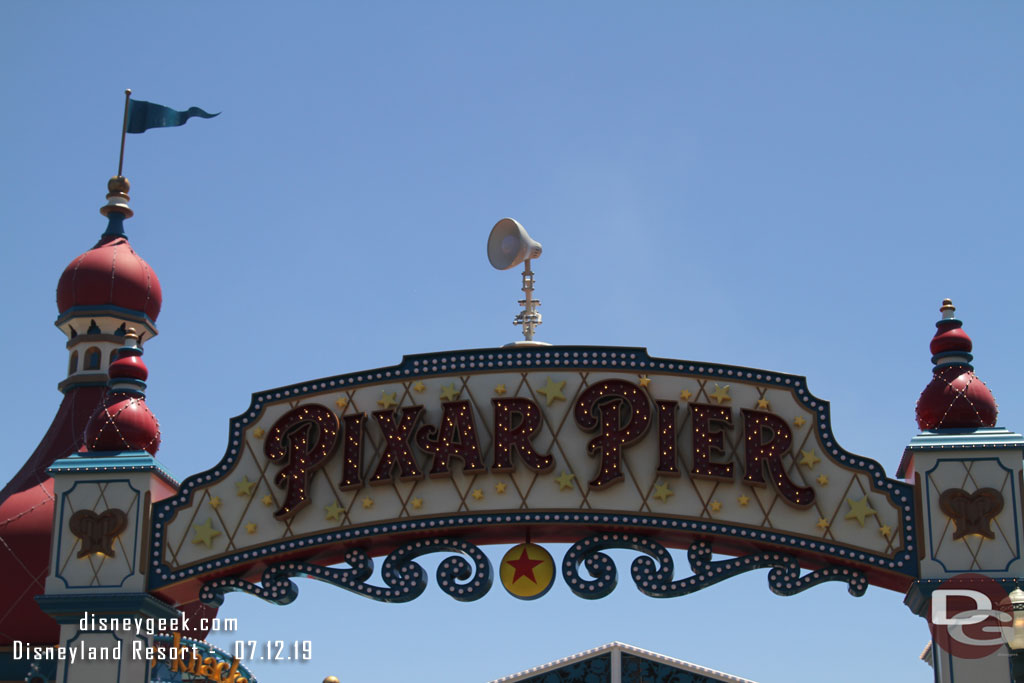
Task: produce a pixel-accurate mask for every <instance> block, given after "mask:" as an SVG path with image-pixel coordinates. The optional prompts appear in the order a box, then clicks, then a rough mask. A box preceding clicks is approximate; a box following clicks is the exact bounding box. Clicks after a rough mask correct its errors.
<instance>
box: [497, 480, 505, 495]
mask: <svg viewBox="0 0 1024 683" xmlns="http://www.w3.org/2000/svg"><path fill="white" fill-rule="evenodd" d="M507 486H508V484H506V483H505V482H503V481H499V482H498V483H497V484H495V485H494V490H495V491H497V492H498V493H505V488H506V487H507Z"/></svg>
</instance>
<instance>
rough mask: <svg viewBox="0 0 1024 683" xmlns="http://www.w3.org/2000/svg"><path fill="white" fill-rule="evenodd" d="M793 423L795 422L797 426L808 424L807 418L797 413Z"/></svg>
mask: <svg viewBox="0 0 1024 683" xmlns="http://www.w3.org/2000/svg"><path fill="white" fill-rule="evenodd" d="M793 424H795V425H796V426H797V427H803V426H804V425H805V424H807V420H805V419H804V418H803V417H801V416H799V415H797V416H796V419H795V420H793Z"/></svg>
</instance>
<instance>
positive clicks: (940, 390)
mask: <svg viewBox="0 0 1024 683" xmlns="http://www.w3.org/2000/svg"><path fill="white" fill-rule="evenodd" d="M939 310H940V311H941V312H942V319H941V320H939V322H937V323H935V327H936V328H938V329H937V331H936V332H935V336H934V337H932V341H931V347H930V348H931V352H932V363H933V364H934V365H935V367H934V368H933V370H932V381H931V382H929V383H928V386H926V387H925V388H924V391H923V392H921V398H919V399H918V401H917V425H918V427H920V428H921V429H922V430H934V429H978V428H981V427H995V426H996V416H997V415H998V414H999V408H998V406H997V405H996V399H995V397H994V396H992V392H991V391H989V388H988V387H987V386H985V383H984V382H982V381H981V380H980V379H978V377H977V375H975V374H974V366H973V365H971V361H972V360H974V356H972V355H971V350H972V348H973V344H972V342H971V338H970V337H969V336H967V333H966V332H964V331H963V329H962V328H963V322H961V321H960V320H957V319H956V318H955V317H953V316H954V314H955V313H956V308H955V307H954V306H953V302H952V301H951V300H949V299H944V300H943V301H942V307H941V308H940V309H939Z"/></svg>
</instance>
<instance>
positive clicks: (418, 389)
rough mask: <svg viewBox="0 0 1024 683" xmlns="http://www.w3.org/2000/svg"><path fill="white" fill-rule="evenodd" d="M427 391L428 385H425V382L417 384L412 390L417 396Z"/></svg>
mask: <svg viewBox="0 0 1024 683" xmlns="http://www.w3.org/2000/svg"><path fill="white" fill-rule="evenodd" d="M426 389H427V385H426V384H424V383H423V382H416V384H413V385H412V390H413V391H415V392H416V393H417V394H422V393H423V392H424V391H426Z"/></svg>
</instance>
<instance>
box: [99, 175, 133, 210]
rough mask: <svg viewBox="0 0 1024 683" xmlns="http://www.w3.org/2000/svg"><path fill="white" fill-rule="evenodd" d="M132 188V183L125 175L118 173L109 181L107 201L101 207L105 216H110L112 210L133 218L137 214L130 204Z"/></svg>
mask: <svg viewBox="0 0 1024 683" xmlns="http://www.w3.org/2000/svg"><path fill="white" fill-rule="evenodd" d="M130 189H131V183H129V182H128V179H127V178H125V177H124V176H123V175H116V176H114V177H113V178H111V179H110V180H108V181H107V203H106V204H104V205H103V206H102V207H100V213H101V214H103V215H104V216H109V215H110V212H111V211H116V212H117V213H120V214H123V215H124V217H125V218H131V217H132V216H134V215H135V212H134V211H132V209H131V207H130V206H128V200H129V199H131V197H129V196H128V190H130Z"/></svg>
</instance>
